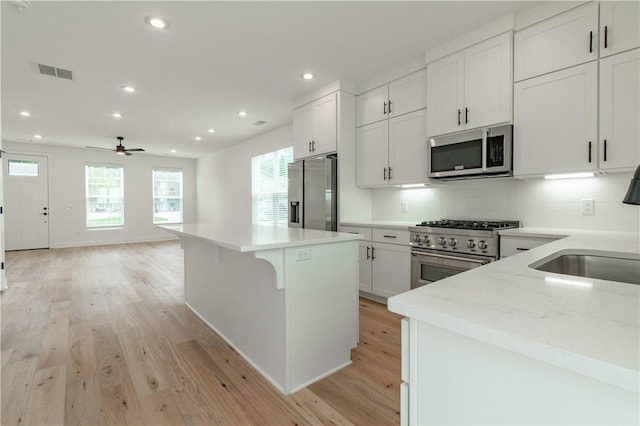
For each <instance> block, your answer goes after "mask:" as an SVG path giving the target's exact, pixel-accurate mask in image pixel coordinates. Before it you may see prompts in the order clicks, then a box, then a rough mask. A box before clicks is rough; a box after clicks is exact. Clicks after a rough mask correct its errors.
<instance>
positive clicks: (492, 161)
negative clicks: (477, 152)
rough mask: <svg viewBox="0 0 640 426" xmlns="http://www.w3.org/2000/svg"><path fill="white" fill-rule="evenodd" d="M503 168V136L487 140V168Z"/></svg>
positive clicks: (491, 137)
mask: <svg viewBox="0 0 640 426" xmlns="http://www.w3.org/2000/svg"><path fill="white" fill-rule="evenodd" d="M501 166H504V135H499V136H489V137H488V138H487V167H501Z"/></svg>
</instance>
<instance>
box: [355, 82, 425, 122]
mask: <svg viewBox="0 0 640 426" xmlns="http://www.w3.org/2000/svg"><path fill="white" fill-rule="evenodd" d="M425 72H426V71H425V70H424V69H423V70H420V71H417V72H414V73H412V74H409V75H407V76H404V77H402V78H399V79H397V80H394V81H392V82H391V83H389V84H388V85H384V86H381V87H378V88H376V89H373V90H370V91H368V92H365V93H363V94H361V95H358V98H357V101H356V111H357V112H356V126H364V125H367V124H370V123H375V122H376V121H380V120H384V119H387V118H392V117H397V116H399V115H403V114H407V113H409V112H412V111H417V110H419V109H422V108H425V107H426V105H427V104H426V87H425V86H426V76H425Z"/></svg>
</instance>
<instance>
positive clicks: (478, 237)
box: [409, 219, 520, 288]
mask: <svg viewBox="0 0 640 426" xmlns="http://www.w3.org/2000/svg"><path fill="white" fill-rule="evenodd" d="M519 226H520V222H519V221H517V220H515V221H514V220H509V221H507V220H505V221H482V220H452V219H443V220H437V221H430V222H422V223H420V224H418V225H416V226H415V227H412V228H409V231H410V237H411V242H410V244H411V288H416V287H420V286H423V285H426V284H430V283H432V282H435V281H438V280H440V279H443V278H447V277H450V276H452V275H455V274H459V273H460V272H464V271H467V270H469V269H472V268H476V267H478V266H482V265H485V264H487V263H490V262H493V261H495V260H497V258H498V254H499V253H500V250H499V248H500V247H499V244H500V239H499V236H498V231H499V230H502V229H508V228H517V227H519Z"/></svg>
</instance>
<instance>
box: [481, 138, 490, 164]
mask: <svg viewBox="0 0 640 426" xmlns="http://www.w3.org/2000/svg"><path fill="white" fill-rule="evenodd" d="M488 132H489V129H484V128H483V129H482V170H483V171H485V172H486V171H487V133H488Z"/></svg>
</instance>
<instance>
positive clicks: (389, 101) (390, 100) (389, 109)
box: [389, 99, 391, 114]
mask: <svg viewBox="0 0 640 426" xmlns="http://www.w3.org/2000/svg"><path fill="white" fill-rule="evenodd" d="M389 114H391V99H389Z"/></svg>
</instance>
